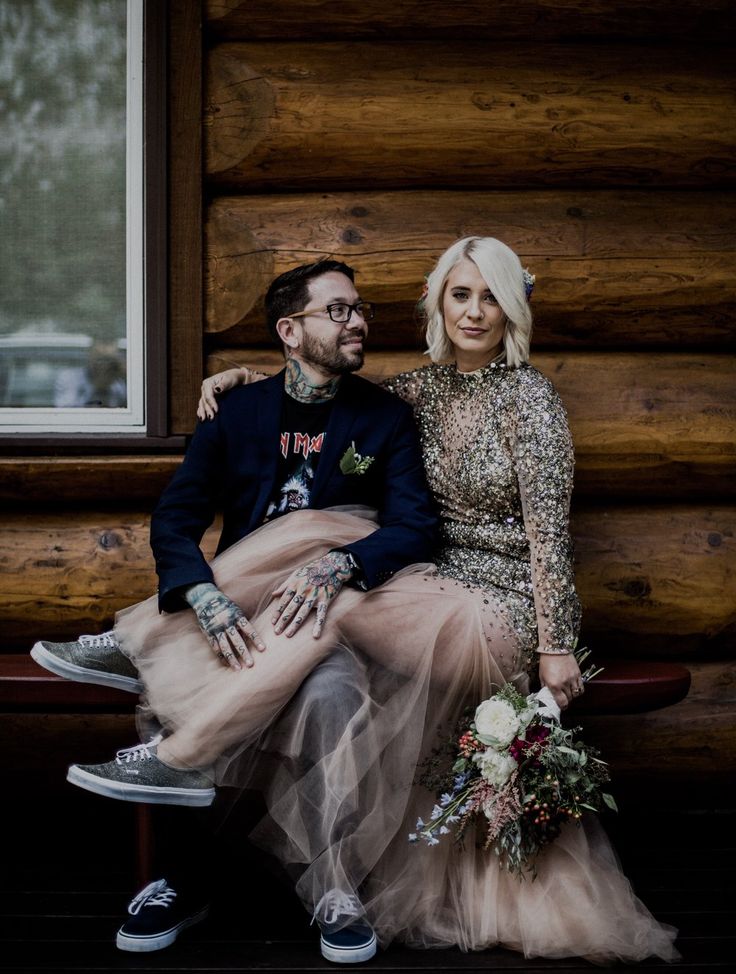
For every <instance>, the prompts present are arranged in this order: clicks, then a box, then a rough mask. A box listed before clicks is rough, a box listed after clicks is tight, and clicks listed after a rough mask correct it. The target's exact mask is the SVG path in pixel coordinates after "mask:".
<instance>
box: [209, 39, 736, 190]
mask: <svg viewBox="0 0 736 974" xmlns="http://www.w3.org/2000/svg"><path fill="white" fill-rule="evenodd" d="M209 69H210V70H209V80H208V84H207V101H206V106H205V129H206V171H207V173H208V174H209V177H210V179H211V181H212V182H213V183H214V184H216V185H219V186H221V187H222V186H231V187H233V186H237V187H239V188H241V189H245V190H247V191H248V192H262V191H270V192H273V191H275V190H288V191H292V190H303V189H316V190H324V189H326V188H328V189H329V190H330V191H333V190H336V189H355V188H361V187H365V186H366V185H369V186H372V187H376V188H397V187H400V188H409V187H415V188H419V187H432V188H437V187H442V186H445V187H448V186H449V187H453V188H456V187H476V188H482V189H488V188H505V189H508V188H511V187H529V186H555V187H564V186H585V187H594V186H602V187H605V186H619V187H620V186H663V187H664V186H682V187H686V186H714V185H715V186H725V185H730V186H733V185H734V184H735V183H736V124H735V122H734V111H733V108H734V87H735V85H736V82H734V79H733V77H732V74H731V70H730V57H729V55H728V53H727V52H723V53H721V52H720V51H718V50H713V51H709V52H708V56H707V57H703V56H702V53H701V52H700V51H699V50H697V49H696V48H693V47H691V46H687V47H682V48H677V49H675V48H670V47H651V48H637V49H636V55H635V56H632V51H631V49H630V48H629V47H623V46H620V45H618V46H617V45H611V46H608V47H604V46H599V45H596V46H594V47H591V48H589V49H588V48H580V47H565V46H556V45H553V46H549V47H548V48H545V52H544V57H543V58H541V57H540V56H539V48H538V46H534V45H528V46H522V47H519V46H516V45H513V46H500V47H498V48H494V50H493V55H492V56H490V54H489V49H488V45H487V44H486V43H483V42H478V43H476V42H473V43H462V44H455V45H453V44H443V45H442V46H441V47H436V46H432V45H426V44H412V45H411V46H406V45H401V44H396V45H393V44H378V43H376V44H360V43H357V44H351V43H342V42H337V43H331V44H325V43H307V44H293V43H284V44H278V43H255V44H248V43H240V44H223V45H220V46H219V47H216V48H214V49H213V50H212V52H211V54H210V58H209Z"/></svg>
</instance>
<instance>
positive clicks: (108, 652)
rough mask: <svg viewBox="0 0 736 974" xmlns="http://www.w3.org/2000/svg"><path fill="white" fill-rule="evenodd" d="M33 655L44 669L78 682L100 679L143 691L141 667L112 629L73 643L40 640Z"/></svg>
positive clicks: (109, 684)
mask: <svg viewBox="0 0 736 974" xmlns="http://www.w3.org/2000/svg"><path fill="white" fill-rule="evenodd" d="M31 656H32V657H33V659H34V660H35V661H36V662H37V663H38V665H39V666H43V668H44V669H46V670H50V672H51V673H56V675H57V676H63V677H65V678H66V679H67V680H75V681H76V682H77V683H97V684H99V685H100V686H103V687H117V689H118V690H127V691H128V692H129V693H142V692H143V684H142V683H141V681H140V680H139V679H138V671H137V670H136V668H135V666H133V664H132V663H131V661H130V660H129V659H128V657H127V656H126V655H125V653H123V652H122V650H121V649H120V645H119V644H118V641H117V639H116V638H115V636H114V634H113V633H111V632H103V633H102V635H100V636H80V637H79V639H77V640H75V641H74V642H72V643H48V642H46V641H45V640H41V641H40V642H37V643H36V645H35V646H34V647H33V649H32V650H31Z"/></svg>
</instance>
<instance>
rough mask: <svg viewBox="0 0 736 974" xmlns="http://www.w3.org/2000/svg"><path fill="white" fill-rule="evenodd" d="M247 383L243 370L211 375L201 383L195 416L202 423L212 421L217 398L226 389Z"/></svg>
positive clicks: (228, 370) (215, 410)
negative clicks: (206, 420) (207, 420)
mask: <svg viewBox="0 0 736 974" xmlns="http://www.w3.org/2000/svg"><path fill="white" fill-rule="evenodd" d="M246 382H247V378H246V375H245V370H244V369H225V371H224V372H218V373H217V375H211V376H210V377H209V378H207V379H205V380H204V381H203V383H202V389H201V391H200V394H199V402H198V403H197V416H198V418H199V419H201V420H202V422H204V421H205V419H214V416H215V413H216V412H217V396H221V395H222V394H223V392H227V391H228V389H234V388H235V386H239V385H244V384H245V383H246Z"/></svg>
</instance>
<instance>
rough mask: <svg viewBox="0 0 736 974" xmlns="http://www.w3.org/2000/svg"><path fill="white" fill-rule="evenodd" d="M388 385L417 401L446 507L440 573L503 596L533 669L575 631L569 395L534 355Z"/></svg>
mask: <svg viewBox="0 0 736 974" xmlns="http://www.w3.org/2000/svg"><path fill="white" fill-rule="evenodd" d="M384 386H385V387H386V388H388V389H390V390H391V391H392V392H395V393H396V394H397V395H399V396H401V398H402V399H405V400H406V401H407V402H410V403H411V404H412V406H413V407H414V411H415V416H416V420H417V425H418V428H419V434H420V437H421V441H422V453H423V456H424V465H425V468H426V471H427V479H428V482H429V485H430V487H431V489H432V492H433V494H434V496H435V499H436V501H437V504H438V508H439V515H440V521H441V535H440V547H439V550H438V552H437V556H436V558H435V563H436V565H437V568H438V570H439V572H440V574H442V575H445V576H447V577H449V578H453V579H455V580H457V581H459V582H462V583H463V584H465V585H466V586H468V587H470V588H476V589H480V590H481V592H490V593H491V594H492V595H493V596H494V598H495V599H496V600H497V601H498V600H500V602H501V604H502V605H503V606H504V608H505V610H506V612H507V614H508V618H509V620H510V621H511V624H512V626H513V628H514V630H515V632H516V634H517V636H518V639H519V642H520V647H521V650H522V652H523V653H524V655H525V658H526V662H527V666H528V668H530V669H531V668H533V667H535V666H536V663H537V658H536V650H537V647H539V648H540V649H541V650H543V651H544V652H548V653H549V652H554V653H564V652H569V651H570V650H571V649H572V648H573V647H574V646H575V643H576V641H577V635H578V631H579V626H580V604H579V602H578V598H577V595H576V592H575V582H574V573H573V561H572V542H571V538H570V530H569V513H570V494H571V491H572V478H573V468H574V457H573V447H572V437H571V436H570V431H569V427H568V424H567V417H566V414H565V410H564V407H563V405H562V402H561V400H560V398H559V396H558V395H557V392H556V391H555V389H554V387H553V385H552V383H551V382H550V381H549V380H548V379H547V378H546V377H545V376H543V375H542V373H541V372H539V371H538V370H537V369H535V368H534V367H533V366H530V365H524V366H521V367H520V368H508V367H507V366H506V365H505V364H503V363H498V362H494V363H491V364H490V365H488V366H486V367H485V368H483V369H479V370H477V371H476V372H469V373H463V372H458V370H457V369H456V368H455V366H454V365H430V366H426V367H425V368H423V369H416V370H415V371H413V372H405V373H402V374H401V375H398V376H395V377H393V378H391V379H388V380H387V381H386V382H385V383H384Z"/></svg>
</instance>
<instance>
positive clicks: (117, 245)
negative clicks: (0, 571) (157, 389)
mask: <svg viewBox="0 0 736 974" xmlns="http://www.w3.org/2000/svg"><path fill="white" fill-rule="evenodd" d="M140 17H141V4H140V2H135V0H0V224H1V226H2V230H1V232H0V414H2V415H0V423H2V424H4V426H5V428H6V429H8V427H11V428H12V427H14V426H18V428H22V429H24V430H27V429H28V428H29V427H30V426H37V427H39V428H40V429H71V430H75V429H90V428H94V427H95V426H97V425H99V426H101V427H103V428H106V429H108V428H111V427H114V426H115V425H120V426H121V427H124V428H126V429H130V427H131V426H136V425H140V424H142V422H143V419H144V417H143V390H142V374H143V369H142V365H143V361H142V355H143V334H142V327H143V326H142V313H141V305H140V301H139V299H138V298H136V297H133V299H132V300H131V295H140V293H141V292H142V278H141V276H140V271H141V267H140V264H141V263H142V261H141V260H140V259H139V257H140V254H141V253H142V247H141V243H142V241H141V240H140V234H139V232H138V230H139V228H140V227H141V226H142V213H141V204H142V200H141V197H140V189H141V184H142V179H141V168H142V165H141V161H142V160H141V153H140V152H139V151H138V148H139V146H140V142H141V140H140V137H139V131H140V119H141V117H142V105H141V96H142V92H141V91H140V81H141V78H140V74H141V71H140V60H141V46H140V39H141V38H140V33H141V31H140ZM131 45H132V46H131Z"/></svg>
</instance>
